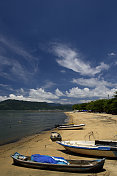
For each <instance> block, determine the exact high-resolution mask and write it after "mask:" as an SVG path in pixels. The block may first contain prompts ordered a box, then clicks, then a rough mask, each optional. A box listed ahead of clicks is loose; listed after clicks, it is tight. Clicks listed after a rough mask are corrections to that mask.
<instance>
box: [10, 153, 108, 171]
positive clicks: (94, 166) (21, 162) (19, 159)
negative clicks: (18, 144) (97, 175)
mask: <svg viewBox="0 0 117 176" xmlns="http://www.w3.org/2000/svg"><path fill="white" fill-rule="evenodd" d="M17 154H18V153H17V152H16V153H15V154H13V155H11V157H12V158H13V163H14V164H15V165H18V166H24V167H28V168H36V169H44V170H54V171H63V172H89V173H90V172H99V171H101V170H102V169H103V166H104V162H105V158H103V159H96V160H65V161H67V163H68V164H51V163H41V162H35V161H32V160H31V157H29V156H24V155H20V154H19V155H17ZM59 158H60V157H59Z"/></svg>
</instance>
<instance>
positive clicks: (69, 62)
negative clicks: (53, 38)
mask: <svg viewBox="0 0 117 176" xmlns="http://www.w3.org/2000/svg"><path fill="white" fill-rule="evenodd" d="M53 53H54V54H55V55H56V56H57V57H58V58H57V59H56V61H57V63H58V64H59V65H61V66H62V67H65V68H68V69H71V70H73V71H74V72H78V73H80V75H87V76H94V75H96V74H98V73H100V72H101V71H102V70H108V69H109V65H107V64H105V63H104V62H101V63H100V65H98V66H96V67H94V68H93V67H91V65H90V64H89V63H86V62H85V61H83V58H82V56H80V54H79V52H76V51H75V50H73V49H71V48H70V47H67V46H66V45H61V44H55V45H54V46H53Z"/></svg>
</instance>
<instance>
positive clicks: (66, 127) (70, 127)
mask: <svg viewBox="0 0 117 176" xmlns="http://www.w3.org/2000/svg"><path fill="white" fill-rule="evenodd" d="M84 126H85V124H79V125H74V124H69V125H59V126H58V127H57V129H59V130H79V129H82V128H83V127H84Z"/></svg>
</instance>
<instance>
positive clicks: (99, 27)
mask: <svg viewBox="0 0 117 176" xmlns="http://www.w3.org/2000/svg"><path fill="white" fill-rule="evenodd" d="M115 91H117V1H116V0H20V1H19V0H10V1H9V0H0V101H3V100H6V99H16V100H24V101H36V102H48V103H61V104H77V103H86V102H89V101H92V100H97V99H108V98H112V97H113V95H114V93H115Z"/></svg>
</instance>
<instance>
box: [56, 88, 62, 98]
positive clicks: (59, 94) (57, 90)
mask: <svg viewBox="0 0 117 176" xmlns="http://www.w3.org/2000/svg"><path fill="white" fill-rule="evenodd" d="M55 93H56V95H57V96H58V97H61V96H64V94H63V93H62V92H61V91H60V90H59V89H58V88H57V89H56V90H55Z"/></svg>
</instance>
